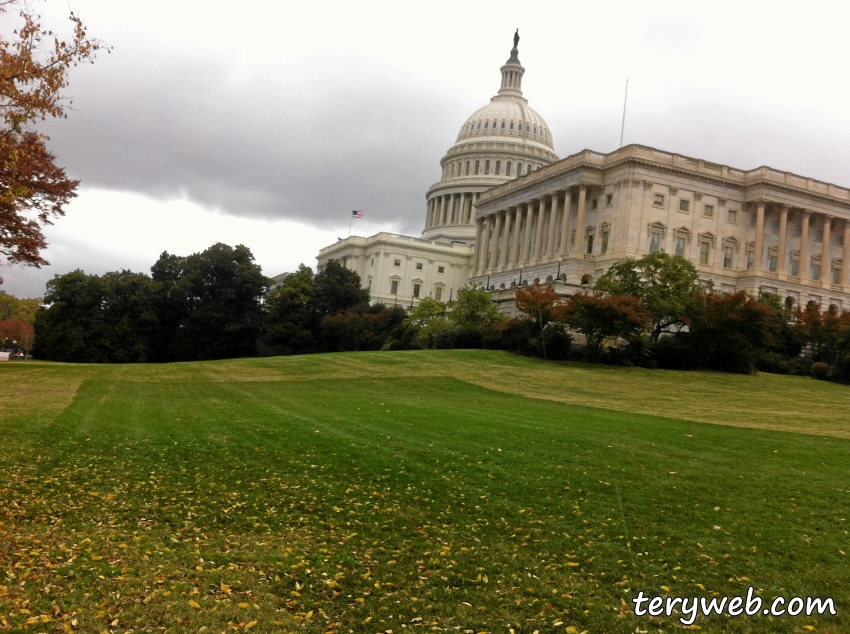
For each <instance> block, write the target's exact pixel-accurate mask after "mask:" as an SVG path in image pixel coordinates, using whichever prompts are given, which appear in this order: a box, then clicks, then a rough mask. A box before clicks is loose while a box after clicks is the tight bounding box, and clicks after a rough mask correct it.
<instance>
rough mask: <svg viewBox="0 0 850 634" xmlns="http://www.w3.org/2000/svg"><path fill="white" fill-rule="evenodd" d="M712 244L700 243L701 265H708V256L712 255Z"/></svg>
mask: <svg viewBox="0 0 850 634" xmlns="http://www.w3.org/2000/svg"><path fill="white" fill-rule="evenodd" d="M710 249H711V243H710V242H700V243H699V263H700V264H708V255H709V253H710Z"/></svg>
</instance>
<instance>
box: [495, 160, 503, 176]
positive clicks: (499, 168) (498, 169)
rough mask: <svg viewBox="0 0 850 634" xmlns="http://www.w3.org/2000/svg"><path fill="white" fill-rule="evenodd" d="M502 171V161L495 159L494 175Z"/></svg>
mask: <svg viewBox="0 0 850 634" xmlns="http://www.w3.org/2000/svg"><path fill="white" fill-rule="evenodd" d="M501 173H502V162H501V161H496V176H498V175H499V174H501Z"/></svg>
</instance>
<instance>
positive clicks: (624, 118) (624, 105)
mask: <svg viewBox="0 0 850 634" xmlns="http://www.w3.org/2000/svg"><path fill="white" fill-rule="evenodd" d="M628 100H629V80H628V78H626V96H625V97H624V98H623V124H622V125H621V126H620V147H623V133H624V132H625V131H626V103H627V102H628Z"/></svg>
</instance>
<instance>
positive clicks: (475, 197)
mask: <svg viewBox="0 0 850 634" xmlns="http://www.w3.org/2000/svg"><path fill="white" fill-rule="evenodd" d="M478 196H479V194H470V196H469V222H472V219H473V218H474V217H475V205H477V204H478Z"/></svg>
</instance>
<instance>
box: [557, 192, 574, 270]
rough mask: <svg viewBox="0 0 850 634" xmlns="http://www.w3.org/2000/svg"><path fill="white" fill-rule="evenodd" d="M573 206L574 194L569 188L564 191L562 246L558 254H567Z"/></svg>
mask: <svg viewBox="0 0 850 634" xmlns="http://www.w3.org/2000/svg"><path fill="white" fill-rule="evenodd" d="M572 206H573V195H572V193H571V192H570V190H569V189H568V190H567V191H566V192H564V213H562V214H561V248H560V249H558V254H559V255H561V256H564V255H566V254H567V245H568V244H569V242H570V212H571V211H572Z"/></svg>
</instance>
